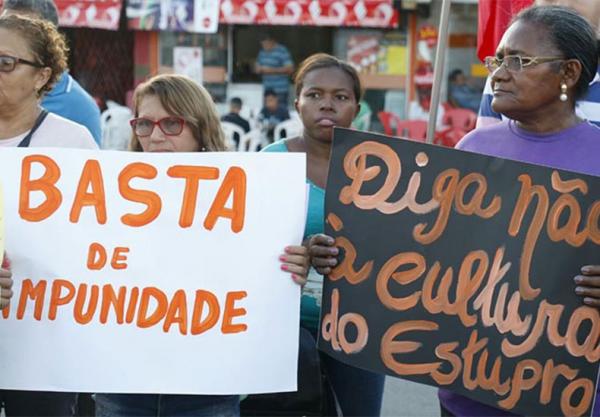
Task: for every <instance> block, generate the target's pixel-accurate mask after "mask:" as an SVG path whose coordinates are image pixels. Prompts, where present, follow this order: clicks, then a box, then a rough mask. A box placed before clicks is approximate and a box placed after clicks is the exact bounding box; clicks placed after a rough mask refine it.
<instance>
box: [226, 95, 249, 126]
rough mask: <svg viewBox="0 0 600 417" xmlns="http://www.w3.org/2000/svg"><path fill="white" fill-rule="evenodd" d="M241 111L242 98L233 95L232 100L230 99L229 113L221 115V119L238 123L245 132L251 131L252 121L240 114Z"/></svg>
mask: <svg viewBox="0 0 600 417" xmlns="http://www.w3.org/2000/svg"><path fill="white" fill-rule="evenodd" d="M240 111H242V99H241V98H239V97H233V98H232V99H231V100H229V113H227V114H226V115H225V116H223V117H221V120H222V121H224V122H229V123H233V124H235V125H238V126H239V127H241V128H242V129H244V132H246V133H248V132H250V123H248V120H246V119H244V118H243V117H242V116H240Z"/></svg>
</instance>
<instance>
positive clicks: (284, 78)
mask: <svg viewBox="0 0 600 417" xmlns="http://www.w3.org/2000/svg"><path fill="white" fill-rule="evenodd" d="M256 62H257V63H258V65H260V66H261V67H270V68H283V67H286V66H288V65H293V61H292V56H291V55H290V52H289V51H288V50H287V48H286V47H285V46H283V45H279V44H277V45H275V47H273V48H272V49H270V50H268V51H266V50H264V49H262V50H261V51H260V52H259V53H258V58H257V60H256ZM262 79H263V87H264V88H265V90H268V89H272V90H275V92H276V93H277V94H283V93H287V92H288V90H289V88H290V77H289V76H288V75H287V74H263V77H262Z"/></svg>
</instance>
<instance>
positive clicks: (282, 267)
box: [281, 264, 289, 271]
mask: <svg viewBox="0 0 600 417" xmlns="http://www.w3.org/2000/svg"><path fill="white" fill-rule="evenodd" d="M281 269H283V270H284V271H287V270H288V269H289V267H288V266H287V265H285V264H284V265H281Z"/></svg>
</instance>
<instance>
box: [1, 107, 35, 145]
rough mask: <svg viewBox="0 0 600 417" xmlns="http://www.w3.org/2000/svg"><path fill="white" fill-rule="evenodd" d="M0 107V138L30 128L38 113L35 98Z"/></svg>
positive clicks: (15, 134) (6, 137) (23, 131)
mask: <svg viewBox="0 0 600 417" xmlns="http://www.w3.org/2000/svg"><path fill="white" fill-rule="evenodd" d="M3 107H5V108H1V109H0V140H1V139H9V138H13V137H15V136H18V135H21V134H23V133H25V132H27V131H28V130H30V129H31V127H32V126H33V124H34V123H35V119H36V118H37V117H38V115H39V113H40V107H39V104H38V101H37V99H33V100H25V101H23V102H21V103H17V104H16V105H11V106H3Z"/></svg>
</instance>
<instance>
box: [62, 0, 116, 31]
mask: <svg viewBox="0 0 600 417" xmlns="http://www.w3.org/2000/svg"><path fill="white" fill-rule="evenodd" d="M54 3H56V7H58V20H59V24H60V26H69V27H90V28H97V29H109V30H117V29H118V28H119V19H120V17H121V9H122V7H123V0H54Z"/></svg>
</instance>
